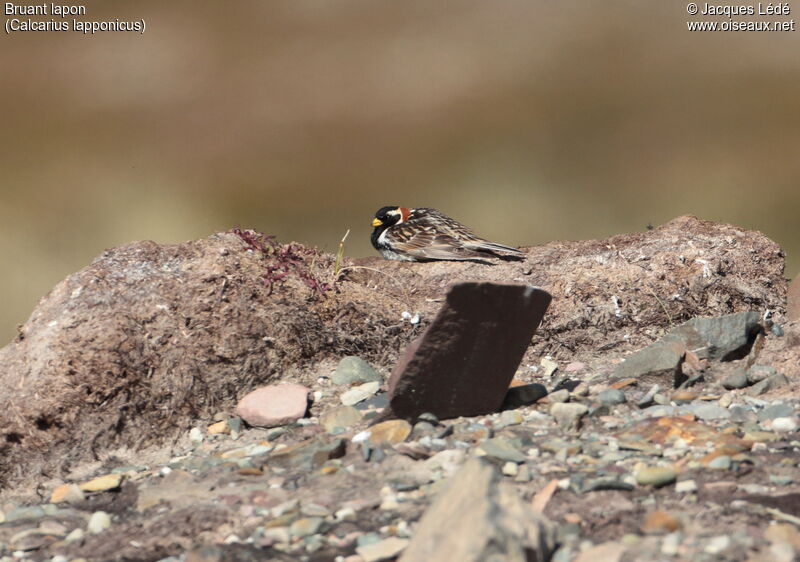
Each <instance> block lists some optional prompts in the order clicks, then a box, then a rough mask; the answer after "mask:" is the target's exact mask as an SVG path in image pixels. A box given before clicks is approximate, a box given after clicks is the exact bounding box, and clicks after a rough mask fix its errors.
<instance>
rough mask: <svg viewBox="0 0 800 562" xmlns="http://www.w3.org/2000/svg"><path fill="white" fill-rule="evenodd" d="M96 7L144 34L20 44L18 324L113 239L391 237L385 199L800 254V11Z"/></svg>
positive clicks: (34, 37) (13, 134) (8, 150)
mask: <svg viewBox="0 0 800 562" xmlns="http://www.w3.org/2000/svg"><path fill="white" fill-rule="evenodd" d="M85 5H86V7H87V12H88V14H87V18H86V19H94V20H109V19H110V20H113V19H115V18H119V19H121V20H133V19H142V18H143V19H144V20H145V21H146V23H147V31H146V32H145V33H144V35H138V34H134V33H102V34H98V35H95V36H93V37H92V36H88V37H86V36H83V35H81V34H79V33H76V32H72V31H70V32H63V33H56V32H49V33H41V32H39V33H18V34H15V35H11V36H8V35H3V37H2V39H0V42H1V43H2V45H1V46H0V69H1V70H2V90H1V92H0V101H2V106H3V112H2V114H3V122H2V135H1V136H0V139H1V140H0V143H2V144H1V145H0V148H1V149H2V150H0V166H1V167H2V180H1V181H2V183H1V184H0V185H1V186H2V187H1V189H0V259H2V263H3V275H2V276H0V295H2V307H1V308H0V342H3V343H4V342H6V341H9V340H10V339H11V338H12V337H13V335H14V327H15V325H16V324H18V323H21V322H23V321H24V320H25V319H26V318H27V316H28V314H29V313H30V311H31V309H32V308H33V306H34V305H35V303H36V301H37V299H38V298H39V297H41V296H42V295H43V294H44V293H46V292H47V291H48V290H49V289H50V288H51V287H52V286H53V285H54V284H55V283H56V282H57V281H59V280H60V279H62V278H64V277H65V276H66V275H68V274H70V273H72V272H73V271H76V270H77V269H79V268H81V267H83V266H84V265H86V264H87V263H89V262H90V261H91V260H92V259H93V258H94V257H95V256H96V255H97V254H99V253H100V252H101V251H102V250H103V249H105V248H108V247H112V246H116V245H119V244H123V243H126V242H129V241H132V240H137V239H152V240H156V241H158V242H180V241H184V240H188V239H192V238H198V237H203V236H206V235H208V234H210V233H211V232H214V231H217V230H224V229H228V228H230V227H231V226H234V225H240V226H242V227H252V228H257V229H259V230H262V231H265V232H267V233H274V234H277V235H278V236H279V238H280V239H282V240H284V241H288V240H292V239H293V240H298V241H302V242H305V243H309V244H314V245H318V246H320V247H322V248H323V249H327V250H335V248H336V246H337V243H338V241H339V239H340V238H341V237H342V235H343V234H344V232H345V230H347V229H348V228H350V229H352V233H351V237H350V239H349V244H348V248H347V252H348V254H349V255H354V256H360V255H369V254H371V253H372V249H371V247H370V246H369V241H368V235H369V232H370V226H369V223H370V219H371V216H372V214H373V213H374V211H375V210H376V209H378V208H379V207H381V206H383V205H388V204H403V205H408V206H423V205H424V206H434V207H438V208H440V209H442V210H444V211H445V212H447V213H448V214H450V215H452V216H454V217H456V218H458V219H460V220H462V221H463V222H465V223H467V224H469V225H471V226H472V227H474V228H475V230H477V231H478V232H479V233H480V234H483V235H485V236H487V237H490V238H492V239H495V240H497V241H499V242H504V243H508V244H518V245H521V244H537V243H543V242H546V241H549V240H552V239H578V238H599V237H605V236H608V235H611V234H615V233H620V232H625V231H633V230H642V229H644V228H645V227H646V225H647V224H648V223H651V224H653V225H657V224H661V223H663V222H665V221H667V220H669V219H671V218H673V217H675V216H677V215H680V214H685V213H691V214H695V215H698V216H700V217H702V218H706V219H713V220H719V221H725V222H732V223H736V224H738V225H741V226H744V227H747V228H753V229H758V230H761V231H763V232H765V233H766V234H768V235H769V236H771V237H772V238H773V239H775V240H777V241H778V242H780V243H781V244H782V246H783V247H784V248H785V249H786V251H787V253H788V255H789V266H788V268H787V276H793V275H795V274H796V273H797V272H798V268H800V260H798V254H800V238H798V236H797V233H796V223H797V214H798V213H797V211H798V208H800V205H799V204H800V189H798V186H799V185H800V56H798V53H800V49H799V48H798V47H800V31H798V32H777V33H775V32H774V33H741V32H739V33H735V32H731V33H690V32H688V31H687V29H686V21H687V19H690V18H689V16H687V14H686V4H685V3H680V2H633V1H621V0H617V1H613V0H612V1H611V2H603V3H597V2H588V1H584V2H574V1H559V2H555V1H552V0H534V1H531V0H506V1H504V2H486V1H484V0H480V1H478V0H461V1H457V2H455V1H439V2H429V1H427V0H413V1H406V2H385V1H384V2H376V1H374V0H370V1H366V0H343V1H338V2H319V1H309V0H287V1H267V2H265V1H263V0H259V1H257V2H255V1H246V0H245V1H239V2H236V3H230V2H213V3H212V2H187V1H174V2H155V1H141V2H135V3H131V2H129V3H123V2H120V1H105V2H89V3H86V4H85ZM701 5H702V3H701ZM790 5H791V8H792V9H793V10H800V4H798V5H796V6H795V5H794V3H790ZM791 17H794V16H793V15H792V16H789V18H791ZM48 19H49V18H48ZM694 19H702V18H694ZM773 19H775V18H773ZM782 19H788V18H786V17H782Z"/></svg>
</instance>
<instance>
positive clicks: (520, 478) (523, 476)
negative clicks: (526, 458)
mask: <svg viewBox="0 0 800 562" xmlns="http://www.w3.org/2000/svg"><path fill="white" fill-rule="evenodd" d="M514 464H516V463H514ZM518 466H519V470H518V472H517V475H516V476H515V477H514V482H520V483H523V484H524V483H525V482H530V481H531V469H530V468H528V465H527V464H521V465H518Z"/></svg>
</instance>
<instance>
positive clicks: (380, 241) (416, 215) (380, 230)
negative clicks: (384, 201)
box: [371, 205, 525, 261]
mask: <svg viewBox="0 0 800 562" xmlns="http://www.w3.org/2000/svg"><path fill="white" fill-rule="evenodd" d="M372 226H373V227H374V230H373V231H372V236H371V241H372V245H373V246H374V247H375V249H376V250H378V252H380V254H381V255H382V256H383V257H384V258H386V259H387V260H399V261H434V260H457V261H469V260H472V261H483V260H486V259H487V258H512V259H522V258H523V257H524V256H525V254H524V253H523V252H521V251H520V250H518V249H516V248H512V247H510V246H504V245H503V244H497V243H495V242H490V241H488V240H486V239H484V238H481V237H480V236H477V235H476V234H475V233H474V232H472V230H470V229H469V228H467V227H466V226H464V225H463V224H461V223H460V222H458V221H456V220H455V219H451V218H450V217H448V216H447V215H445V214H443V213H441V212H439V211H437V210H436V209H429V208H427V207H420V208H417V209H411V208H408V207H399V206H397V205H394V206H387V207H381V208H380V209H379V210H378V212H376V213H375V218H374V219H372Z"/></svg>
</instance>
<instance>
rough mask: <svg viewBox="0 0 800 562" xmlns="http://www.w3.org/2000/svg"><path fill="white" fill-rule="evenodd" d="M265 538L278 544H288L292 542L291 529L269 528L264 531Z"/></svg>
mask: <svg viewBox="0 0 800 562" xmlns="http://www.w3.org/2000/svg"><path fill="white" fill-rule="evenodd" d="M264 538H265V539H269V540H271V541H274V542H276V543H278V544H287V543H289V542H290V541H291V540H292V534H291V532H290V530H289V527H285V526H278V527H267V528H266V529H264Z"/></svg>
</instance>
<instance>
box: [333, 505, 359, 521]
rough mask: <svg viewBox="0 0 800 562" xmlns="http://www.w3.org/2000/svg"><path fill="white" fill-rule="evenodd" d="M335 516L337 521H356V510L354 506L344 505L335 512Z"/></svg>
mask: <svg viewBox="0 0 800 562" xmlns="http://www.w3.org/2000/svg"><path fill="white" fill-rule="evenodd" d="M334 517H335V518H336V520H337V521H355V520H356V510H355V509H353V508H352V507H343V508H342V509H340V510H338V511H337V512H336V513H335V514H334Z"/></svg>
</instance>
